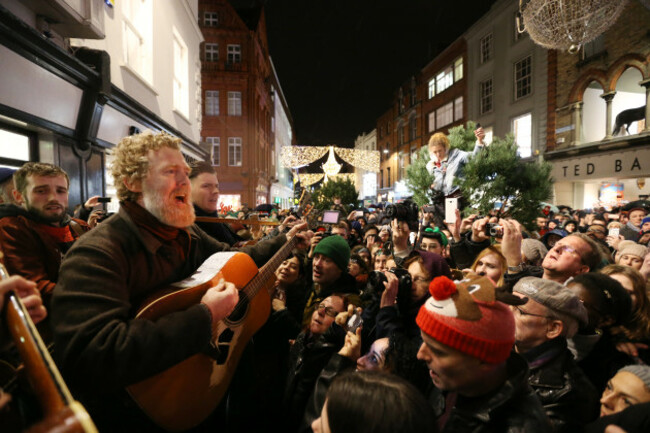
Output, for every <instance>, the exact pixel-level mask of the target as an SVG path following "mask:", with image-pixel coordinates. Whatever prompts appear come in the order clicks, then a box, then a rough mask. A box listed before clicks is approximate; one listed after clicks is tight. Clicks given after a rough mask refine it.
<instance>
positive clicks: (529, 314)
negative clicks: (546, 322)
mask: <svg viewBox="0 0 650 433" xmlns="http://www.w3.org/2000/svg"><path fill="white" fill-rule="evenodd" d="M515 310H517V311H518V312H519V315H520V316H522V317H523V316H533V317H541V318H542V319H552V317H551V316H543V315H541V314H533V313H529V312H527V311H524V310H522V309H521V308H519V307H515Z"/></svg>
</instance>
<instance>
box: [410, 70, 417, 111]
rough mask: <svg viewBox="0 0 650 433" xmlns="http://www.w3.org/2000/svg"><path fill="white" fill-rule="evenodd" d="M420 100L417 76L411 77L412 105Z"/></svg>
mask: <svg viewBox="0 0 650 433" xmlns="http://www.w3.org/2000/svg"><path fill="white" fill-rule="evenodd" d="M417 102H418V96H417V84H416V82H415V77H412V78H411V106H413V105H415V104H416V103H417Z"/></svg>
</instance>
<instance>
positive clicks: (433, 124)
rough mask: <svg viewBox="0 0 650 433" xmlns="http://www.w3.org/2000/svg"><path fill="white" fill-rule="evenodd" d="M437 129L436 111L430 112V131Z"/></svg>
mask: <svg viewBox="0 0 650 433" xmlns="http://www.w3.org/2000/svg"><path fill="white" fill-rule="evenodd" d="M435 130H436V112H435V111H432V112H431V113H429V132H433V131H435Z"/></svg>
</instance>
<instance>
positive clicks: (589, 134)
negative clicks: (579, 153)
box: [578, 81, 607, 143]
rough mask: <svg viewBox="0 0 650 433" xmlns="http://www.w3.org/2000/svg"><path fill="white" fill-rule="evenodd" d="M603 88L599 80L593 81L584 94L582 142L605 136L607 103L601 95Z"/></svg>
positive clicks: (600, 138) (597, 139)
mask: <svg viewBox="0 0 650 433" xmlns="http://www.w3.org/2000/svg"><path fill="white" fill-rule="evenodd" d="M603 93H604V92H603V88H602V86H601V85H600V83H598V81H592V82H591V83H589V85H588V86H587V88H586V89H585V93H584V94H583V95H582V104H583V105H582V128H581V129H582V137H580V138H579V140H578V141H579V142H581V143H591V142H593V141H599V140H602V139H603V138H604V137H605V121H606V118H607V105H606V103H605V100H604V99H603V98H601V97H600V95H602V94H603Z"/></svg>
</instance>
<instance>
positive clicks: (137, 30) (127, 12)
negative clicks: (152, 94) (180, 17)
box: [122, 0, 153, 83]
mask: <svg viewBox="0 0 650 433" xmlns="http://www.w3.org/2000/svg"><path fill="white" fill-rule="evenodd" d="M123 5H124V6H123V8H122V16H123V20H124V22H123V27H122V31H123V34H124V37H123V38H122V41H123V43H122V52H123V57H124V64H125V65H127V66H128V67H129V68H130V69H132V70H133V71H134V72H136V73H137V74H138V75H140V76H141V77H142V78H144V79H145V80H146V81H147V82H149V83H151V82H152V81H153V78H152V76H153V61H152V58H153V37H152V34H153V33H152V19H151V17H152V15H153V13H152V2H151V0H124V2H123Z"/></svg>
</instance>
